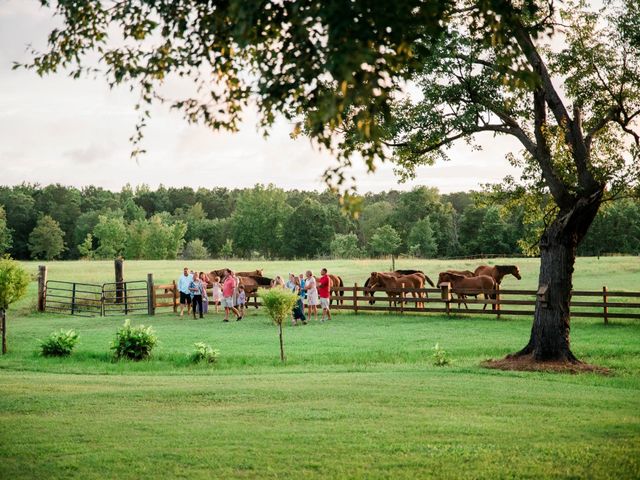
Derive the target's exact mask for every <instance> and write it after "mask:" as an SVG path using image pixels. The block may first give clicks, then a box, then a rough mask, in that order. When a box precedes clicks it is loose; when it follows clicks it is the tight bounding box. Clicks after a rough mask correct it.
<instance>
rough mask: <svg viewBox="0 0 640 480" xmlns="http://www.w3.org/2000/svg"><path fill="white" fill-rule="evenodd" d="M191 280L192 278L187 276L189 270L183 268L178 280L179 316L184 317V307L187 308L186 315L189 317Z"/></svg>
mask: <svg viewBox="0 0 640 480" xmlns="http://www.w3.org/2000/svg"><path fill="white" fill-rule="evenodd" d="M192 280H193V276H192V275H190V274H189V269H188V268H187V267H184V270H183V274H182V275H180V278H179V279H178V292H180V316H181V317H182V316H183V315H184V307H187V315H189V305H190V304H191V292H190V291H189V285H190V284H191V281H192Z"/></svg>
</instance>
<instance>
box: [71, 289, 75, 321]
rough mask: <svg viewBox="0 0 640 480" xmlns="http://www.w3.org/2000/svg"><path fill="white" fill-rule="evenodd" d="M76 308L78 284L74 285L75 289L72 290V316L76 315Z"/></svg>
mask: <svg viewBox="0 0 640 480" xmlns="http://www.w3.org/2000/svg"><path fill="white" fill-rule="evenodd" d="M75 308H76V284H75V283H74V284H73V289H72V290H71V315H73V314H74V312H75Z"/></svg>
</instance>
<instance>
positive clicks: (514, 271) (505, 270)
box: [474, 265, 522, 285]
mask: <svg viewBox="0 0 640 480" xmlns="http://www.w3.org/2000/svg"><path fill="white" fill-rule="evenodd" d="M474 273H475V275H476V276H478V275H488V276H489V277H491V278H493V279H494V280H495V282H496V283H497V284H498V285H500V283H502V279H503V278H504V277H505V275H513V276H514V277H516V278H517V279H518V280H520V279H521V278H522V277H521V276H520V269H519V268H518V266H517V265H495V266H493V267H492V266H490V265H480V266H479V267H478V268H476V269H475V272H474Z"/></svg>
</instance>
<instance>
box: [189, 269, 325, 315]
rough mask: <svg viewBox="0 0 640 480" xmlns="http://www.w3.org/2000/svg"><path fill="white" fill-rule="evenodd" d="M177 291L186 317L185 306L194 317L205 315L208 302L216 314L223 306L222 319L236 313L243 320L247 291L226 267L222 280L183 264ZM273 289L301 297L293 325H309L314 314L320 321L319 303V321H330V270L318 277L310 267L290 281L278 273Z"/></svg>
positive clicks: (322, 271) (297, 303) (291, 274)
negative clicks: (286, 291) (309, 320)
mask: <svg viewBox="0 0 640 480" xmlns="http://www.w3.org/2000/svg"><path fill="white" fill-rule="evenodd" d="M177 286H178V291H179V292H180V316H181V317H182V316H184V311H185V309H186V310H187V315H188V314H189V310H190V309H191V310H192V311H193V318H197V313H199V315H200V318H203V317H204V314H205V313H208V311H209V305H210V304H211V305H213V306H215V311H216V313H217V312H218V306H220V305H222V307H223V308H224V319H223V322H228V321H229V316H230V314H231V313H233V314H234V315H235V316H236V321H238V320H242V318H243V317H244V312H245V307H246V301H247V297H246V292H245V289H244V287H243V286H242V285H241V284H240V279H239V278H238V277H237V276H236V274H235V273H234V272H233V271H232V270H230V269H226V270H225V271H224V276H223V278H222V279H220V277H218V276H216V277H214V278H213V279H211V278H210V277H209V276H208V275H207V274H206V273H204V272H194V271H192V270H189V268H187V267H184V270H183V274H182V275H181V276H180V278H179V279H178V285H177ZM209 288H211V292H212V295H211V300H209V294H208V289H209ZM272 288H286V289H288V290H291V291H292V292H294V293H296V294H297V295H298V300H297V302H296V305H295V307H294V308H293V310H292V312H291V322H292V324H293V325H298V324H303V325H306V324H307V317H308V318H309V319H311V318H312V317H315V320H316V321H317V320H318V306H320V308H321V311H322V317H321V318H320V322H324V321H325V319H326V320H331V310H330V308H329V298H330V295H331V278H330V277H329V275H328V272H327V269H326V268H323V269H322V270H321V271H320V277H319V278H318V279H316V277H314V276H313V273H312V272H311V270H307V271H306V273H305V274H304V275H303V274H302V273H301V274H300V275H299V276H297V275H295V274H293V273H290V274H289V280H288V281H287V282H285V281H284V280H283V279H282V277H280V276H279V275H278V276H276V278H275V279H274V280H273V285H272ZM305 302H306V305H307V315H305V308H304V304H305Z"/></svg>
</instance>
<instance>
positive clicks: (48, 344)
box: [40, 329, 78, 357]
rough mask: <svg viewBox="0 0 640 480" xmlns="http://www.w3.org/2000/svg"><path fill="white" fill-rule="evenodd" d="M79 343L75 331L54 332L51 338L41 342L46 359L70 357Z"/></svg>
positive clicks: (41, 348)
mask: <svg viewBox="0 0 640 480" xmlns="http://www.w3.org/2000/svg"><path fill="white" fill-rule="evenodd" d="M76 343H78V334H77V333H76V331H75V330H67V331H66V332H65V331H64V330H62V329H61V330H60V331H59V332H53V333H52V334H51V335H49V338H47V339H46V340H43V341H41V342H40V351H41V353H42V355H43V356H44V357H68V356H69V355H71V352H72V351H73V347H75V346H76Z"/></svg>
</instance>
